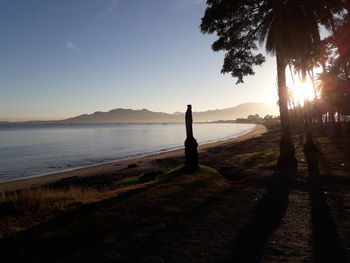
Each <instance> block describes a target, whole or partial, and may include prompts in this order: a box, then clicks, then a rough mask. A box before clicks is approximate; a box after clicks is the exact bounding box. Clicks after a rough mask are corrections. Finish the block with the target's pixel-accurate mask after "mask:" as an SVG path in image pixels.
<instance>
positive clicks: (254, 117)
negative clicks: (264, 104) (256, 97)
mask: <svg viewBox="0 0 350 263" xmlns="http://www.w3.org/2000/svg"><path fill="white" fill-rule="evenodd" d="M247 119H248V121H257V120H260V119H261V118H260V115H259V114H255V115H249V116H248V118H247Z"/></svg>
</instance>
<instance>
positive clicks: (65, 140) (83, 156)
mask: <svg viewBox="0 0 350 263" xmlns="http://www.w3.org/2000/svg"><path fill="white" fill-rule="evenodd" d="M254 127H255V125H252V124H229V123H227V124H194V127H193V129H194V136H195V138H196V139H197V141H198V143H199V144H203V143H207V142H211V141H216V140H221V139H225V138H228V137H235V136H239V135H242V134H244V133H246V132H248V131H250V130H252V129H254ZM184 140H185V125H184V124H167V125H164V124H149V125H147V124H146V125H144V124H131V125H129V124H127V125H126V124H125V125H124V124H122V125H73V126H56V125H47V126H0V182H4V181H10V180H15V179H19V178H24V177H29V176H33V175H39V174H47V173H52V172H56V171H60V170H66V169H73V168H78V167H83V166H89V165H94V164H100V163H106V162H112V161H115V160H120V159H125V158H132V157H137V156H143V155H150V154H154V153H159V152H165V151H169V150H173V149H177V148H181V147H182V146H183V144H184Z"/></svg>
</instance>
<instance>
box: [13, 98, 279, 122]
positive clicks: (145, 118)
mask: <svg viewBox="0 0 350 263" xmlns="http://www.w3.org/2000/svg"><path fill="white" fill-rule="evenodd" d="M253 114H259V115H260V116H265V115H277V114H278V112H277V110H276V109H275V108H273V107H269V106H267V105H266V104H264V103H244V104H240V105H238V106H235V107H231V108H227V109H217V110H209V111H204V112H193V120H194V121H195V122H210V121H218V120H235V119H237V118H245V117H247V116H248V115H253ZM184 118H185V114H184V113H182V112H175V113H173V114H169V113H164V112H154V111H150V110H147V109H142V110H133V109H122V108H118V109H114V110H110V111H108V112H101V111H97V112H94V113H92V114H83V115H79V116H76V117H73V118H69V119H64V120H58V121H29V122H21V123H17V124H119V123H120V124H124V123H182V122H184Z"/></svg>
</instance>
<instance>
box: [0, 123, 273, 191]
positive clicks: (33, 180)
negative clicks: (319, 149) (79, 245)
mask: <svg viewBox="0 0 350 263" xmlns="http://www.w3.org/2000/svg"><path fill="white" fill-rule="evenodd" d="M266 130H267V129H266V128H265V126H263V125H256V127H255V129H254V130H252V131H250V132H248V133H246V134H244V135H242V136H239V137H235V138H229V139H226V140H221V141H216V142H212V143H207V144H203V145H200V146H199V147H198V151H199V153H201V152H203V151H207V150H208V149H209V148H212V147H217V146H224V145H226V144H231V143H236V142H240V141H244V140H247V139H250V138H253V137H256V136H260V135H262V134H263V133H265V132H266ZM183 155H184V153H183V149H179V150H174V151H169V152H164V153H160V154H155V155H150V156H145V157H139V158H133V159H128V160H123V161H116V162H112V163H106V164H100V165H94V166H89V167H84V168H78V169H74V170H70V171H63V172H57V173H54V174H49V175H43V176H38V177H30V178H24V179H19V180H15V181H10V182H4V183H0V192H5V191H15V190H18V189H26V188H32V187H38V186H43V185H46V184H51V183H54V182H57V181H61V180H69V179H70V178H74V179H77V178H83V177H92V176H99V175H101V176H103V175H110V174H117V173H119V172H122V171H124V170H125V169H127V168H128V167H129V166H130V165H133V166H136V165H137V170H138V171H142V170H144V171H147V170H150V169H152V168H153V169H154V168H157V167H154V162H152V161H154V160H157V159H166V158H175V157H181V156H183Z"/></svg>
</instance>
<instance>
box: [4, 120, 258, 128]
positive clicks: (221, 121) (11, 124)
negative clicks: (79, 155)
mask: <svg viewBox="0 0 350 263" xmlns="http://www.w3.org/2000/svg"><path fill="white" fill-rule="evenodd" d="M184 123H185V122H125V123H124V122H120V123H52V122H49V121H48V122H46V121H44V122H43V123H39V122H35V121H34V122H33V123H32V122H8V123H1V122H0V127H1V126H53V125H57V126H77V125H168V124H184ZM193 123H194V124H216V123H236V124H240V122H235V121H234V120H219V121H201V122H193ZM242 124H247V123H243V122H242ZM252 124H254V123H252Z"/></svg>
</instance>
